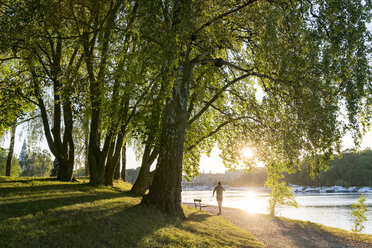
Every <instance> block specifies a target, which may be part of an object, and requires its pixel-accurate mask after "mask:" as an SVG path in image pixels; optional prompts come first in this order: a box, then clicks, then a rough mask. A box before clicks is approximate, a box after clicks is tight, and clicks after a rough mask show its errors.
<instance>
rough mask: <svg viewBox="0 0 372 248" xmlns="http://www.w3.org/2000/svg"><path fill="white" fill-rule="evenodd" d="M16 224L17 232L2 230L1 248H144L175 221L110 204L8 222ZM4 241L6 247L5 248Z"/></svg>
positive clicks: (153, 212) (149, 211)
mask: <svg viewBox="0 0 372 248" xmlns="http://www.w3.org/2000/svg"><path fill="white" fill-rule="evenodd" d="M17 223H21V224H20V225H19V226H18V227H17V231H16V232H14V230H12V229H11V228H9V229H8V228H7V229H5V230H1V228H0V231H1V232H0V247H54V248H57V247H142V245H141V243H142V242H146V238H148V236H151V234H153V233H154V232H156V231H157V230H159V229H161V228H163V227H165V226H168V225H170V224H172V223H174V219H173V218H170V217H168V216H165V215H161V214H159V213H158V212H157V211H156V210H154V209H151V208H145V207H142V206H138V205H137V206H125V205H123V204H119V205H115V206H112V205H111V204H107V206H105V207H103V208H102V207H101V208H91V209H81V210H68V209H66V210H64V209H63V210H59V211H58V212H54V213H53V212H49V213H46V214H44V215H36V216H33V217H32V218H26V219H24V220H22V221H21V222H17V221H15V220H13V221H8V223H7V224H8V225H7V226H9V225H13V226H14V225H17ZM4 224H5V223H4ZM0 226H1V224H0ZM4 240H5V241H6V244H7V245H5V246H2V245H4V243H2V242H4ZM148 247H151V244H150V246H148Z"/></svg>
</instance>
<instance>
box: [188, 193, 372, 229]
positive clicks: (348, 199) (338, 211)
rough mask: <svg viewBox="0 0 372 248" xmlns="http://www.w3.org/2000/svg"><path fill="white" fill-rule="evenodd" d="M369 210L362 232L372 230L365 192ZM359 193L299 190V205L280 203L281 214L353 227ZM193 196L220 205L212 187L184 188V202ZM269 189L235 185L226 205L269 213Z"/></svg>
mask: <svg viewBox="0 0 372 248" xmlns="http://www.w3.org/2000/svg"><path fill="white" fill-rule="evenodd" d="M364 195H365V198H366V205H367V207H368V211H367V212H366V217H367V221H366V222H364V227H365V228H364V229H363V231H362V233H368V234H372V194H364ZM359 197H360V194H359V193H323V194H322V193H312V194H310V193H301V194H296V200H297V202H298V205H299V207H298V208H295V207H288V206H285V207H281V208H280V209H279V211H278V216H284V217H288V218H292V219H298V220H304V221H311V222H315V223H320V224H323V225H326V226H331V227H338V228H342V229H345V230H349V231H351V229H352V228H353V216H352V215H351V214H350V211H351V210H352V208H351V207H350V206H351V205H352V204H353V203H357V202H358V200H359ZM194 199H201V200H202V203H205V204H210V205H217V202H216V199H215V198H213V197H212V190H192V189H191V190H190V189H188V190H183V191H182V202H185V203H186V202H187V203H193V202H194ZM268 199H269V197H268V193H265V192H262V191H261V192H260V191H254V190H247V189H240V190H239V189H234V190H226V191H225V193H224V199H223V206H224V207H232V208H240V209H243V210H246V211H248V212H251V213H268V211H267V200H268Z"/></svg>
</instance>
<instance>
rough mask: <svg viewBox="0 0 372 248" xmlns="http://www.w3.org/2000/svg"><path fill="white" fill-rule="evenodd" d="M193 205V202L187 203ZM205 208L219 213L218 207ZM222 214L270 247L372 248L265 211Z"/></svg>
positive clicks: (226, 211)
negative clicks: (259, 212)
mask: <svg viewBox="0 0 372 248" xmlns="http://www.w3.org/2000/svg"><path fill="white" fill-rule="evenodd" d="M185 205H188V206H191V207H193V204H185ZM203 210H205V211H207V212H210V213H213V214H217V213H218V209H217V207H215V206H208V207H204V208H203ZM221 216H222V217H224V218H226V219H228V220H230V221H231V222H232V223H234V224H235V225H237V226H239V227H240V228H243V229H245V230H247V231H248V232H250V233H251V234H252V235H253V236H255V237H256V238H257V239H258V240H259V241H261V242H262V243H264V244H265V245H266V246H267V247H280V248H284V247H301V248H302V247H358V248H364V247H366V248H367V247H368V248H371V245H370V244H366V243H363V242H358V241H354V240H347V239H344V238H341V237H337V236H335V235H333V234H331V233H329V232H326V231H324V230H320V229H317V228H312V227H308V226H304V225H301V224H298V223H294V222H291V221H285V220H281V219H279V218H275V217H272V216H270V215H265V214H250V213H248V212H246V211H243V210H240V209H235V208H223V211H222V214H221Z"/></svg>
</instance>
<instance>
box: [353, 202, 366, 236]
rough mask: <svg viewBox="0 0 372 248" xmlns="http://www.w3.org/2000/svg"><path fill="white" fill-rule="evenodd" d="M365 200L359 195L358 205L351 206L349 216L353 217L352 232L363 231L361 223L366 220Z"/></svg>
mask: <svg viewBox="0 0 372 248" xmlns="http://www.w3.org/2000/svg"><path fill="white" fill-rule="evenodd" d="M365 201H366V198H365V196H364V195H361V196H360V198H359V201H358V203H354V204H353V205H351V208H352V209H353V210H351V212H350V214H351V215H352V216H353V217H354V220H353V223H354V227H353V229H352V231H353V232H361V231H362V230H363V229H364V225H363V222H365V221H366V220H367V218H366V215H365V213H366V212H367V205H366V203H365Z"/></svg>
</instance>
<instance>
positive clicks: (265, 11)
mask: <svg viewBox="0 0 372 248" xmlns="http://www.w3.org/2000/svg"><path fill="white" fill-rule="evenodd" d="M206 2H207V1H206ZM205 4H207V3H205ZM154 5H155V4H154ZM159 6H161V7H162V8H163V16H161V15H160V14H158V15H157V16H156V17H157V18H158V19H160V20H162V21H164V23H166V22H167V21H168V22H169V23H170V24H171V25H169V26H170V27H171V28H170V29H169V28H168V30H167V32H168V33H169V34H170V35H169V36H170V38H169V40H170V41H169V43H171V44H172V42H171V41H172V37H177V41H178V43H175V44H177V45H176V46H174V47H173V49H174V50H173V53H174V54H177V55H179V57H178V58H177V59H175V61H177V63H175V64H177V67H174V68H176V69H174V70H173V75H175V77H174V79H173V80H171V82H172V84H171V85H173V86H172V87H173V88H172V96H171V97H170V98H168V100H167V103H166V106H165V110H164V116H163V122H162V135H161V141H160V151H159V157H158V163H157V167H156V171H155V177H154V181H153V184H152V186H151V187H150V192H149V194H148V195H146V196H144V197H143V199H142V203H144V204H146V205H150V206H154V207H156V208H158V209H160V210H161V211H164V212H167V213H169V214H172V215H177V216H181V217H183V216H184V215H183V212H182V209H181V207H180V192H181V188H180V181H181V176H182V160H183V149H184V137H185V129H186V122H187V119H188V118H187V116H188V112H187V107H186V106H187V103H188V101H189V100H190V99H189V88H190V84H191V82H192V78H193V72H194V70H195V68H197V67H198V66H201V63H202V62H204V63H208V62H211V63H213V64H214V65H215V66H216V67H219V68H221V73H223V72H225V73H226V77H231V78H233V79H234V78H235V79H238V78H239V77H243V76H244V75H245V74H246V76H245V77H243V78H241V79H240V80H237V81H236V83H237V84H234V85H233V86H234V90H233V91H231V92H230V94H228V95H227V96H226V97H229V98H230V99H229V101H227V102H226V103H225V104H223V105H222V106H223V107H224V109H220V110H222V111H221V112H222V114H223V115H226V116H230V118H231V116H236V118H242V119H241V121H240V122H236V123H234V124H233V127H234V129H232V128H230V129H229V128H225V129H223V130H222V131H224V132H223V133H224V138H223V139H221V140H220V142H219V146H220V148H222V150H223V153H224V154H223V155H224V158H225V161H227V162H230V164H231V163H232V162H234V161H236V159H237V158H238V157H239V156H238V154H237V152H236V151H239V150H240V149H239V148H241V147H242V146H243V144H244V145H250V144H251V145H252V146H254V147H257V154H258V157H259V159H262V160H263V161H267V162H274V163H273V164H275V166H274V167H279V168H286V169H287V170H289V171H294V170H295V169H296V168H298V166H299V165H300V162H301V161H300V158H301V157H302V158H303V159H302V160H303V161H308V162H309V165H310V169H309V172H312V171H313V172H319V170H320V168H322V167H323V168H324V167H326V164H327V161H328V158H329V157H330V156H332V154H333V151H335V150H336V151H337V150H339V144H340V137H341V129H342V123H340V121H339V120H338V119H337V116H338V113H339V110H340V109H339V104H340V103H341V101H345V102H346V107H347V110H348V113H349V120H350V127H351V128H352V129H353V130H356V133H355V136H357V133H358V127H357V125H356V123H357V122H358V121H357V116H358V113H360V112H361V106H362V99H363V97H365V96H366V92H365V91H364V87H368V83H369V82H368V77H369V76H368V75H369V74H370V68H369V66H368V64H367V59H366V56H365V55H366V53H369V52H370V51H369V50H368V47H369V44H370V43H369V42H370V41H369V40H368V37H369V36H368V35H369V34H368V32H367V31H366V28H365V22H366V21H367V20H369V18H370V16H371V6H370V4H368V3H363V2H361V1H358V2H355V3H354V2H353V3H345V2H342V1H339V2H332V3H331V2H323V1H298V2H296V3H293V2H289V1H288V2H287V1H283V2H277V3H272V2H266V1H247V2H242V3H241V2H240V1H239V2H235V1H231V2H228V3H225V2H224V4H223V3H219V2H217V3H215V4H213V6H212V7H209V6H208V7H207V8H206V11H205V12H202V11H200V9H199V8H201V7H204V6H203V4H200V3H198V5H196V4H194V3H192V2H191V1H177V0H176V1H171V2H170V1H165V2H163V4H160V3H159V4H158V7H159ZM169 6H171V7H169ZM341 12H342V13H343V15H340V13H341ZM153 13H154V11H153ZM206 13H208V14H209V13H212V16H210V15H208V14H206ZM169 16H172V19H171V20H170V19H167V17H169ZM180 23H182V25H180ZM178 25H180V26H182V28H179V26H178ZM164 26H165V27H168V26H166V25H164ZM213 45H214V46H213ZM211 46H213V49H210V47H211ZM208 48H209V49H208ZM203 58H205V59H204V60H203ZM170 64H171V65H173V64H172V63H170ZM171 68H172V67H171ZM171 70H172V69H170V71H171ZM350 72H355V73H350ZM257 87H258V88H261V89H262V90H263V92H264V93H263V94H264V97H263V99H262V101H260V100H259V99H256V98H253V97H249V98H248V96H247V95H244V92H252V91H254V90H253V89H254V88H257ZM249 89H251V90H249ZM247 101H248V102H247ZM255 106H256V108H249V107H255ZM245 107H246V108H245ZM216 109H217V110H218V109H219V108H218V107H217V108H216ZM224 110H225V111H224ZM226 110H229V111H226ZM244 119H245V121H243V120H244ZM234 151H235V152H234ZM274 171H275V170H274ZM279 171H280V170H279Z"/></svg>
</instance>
